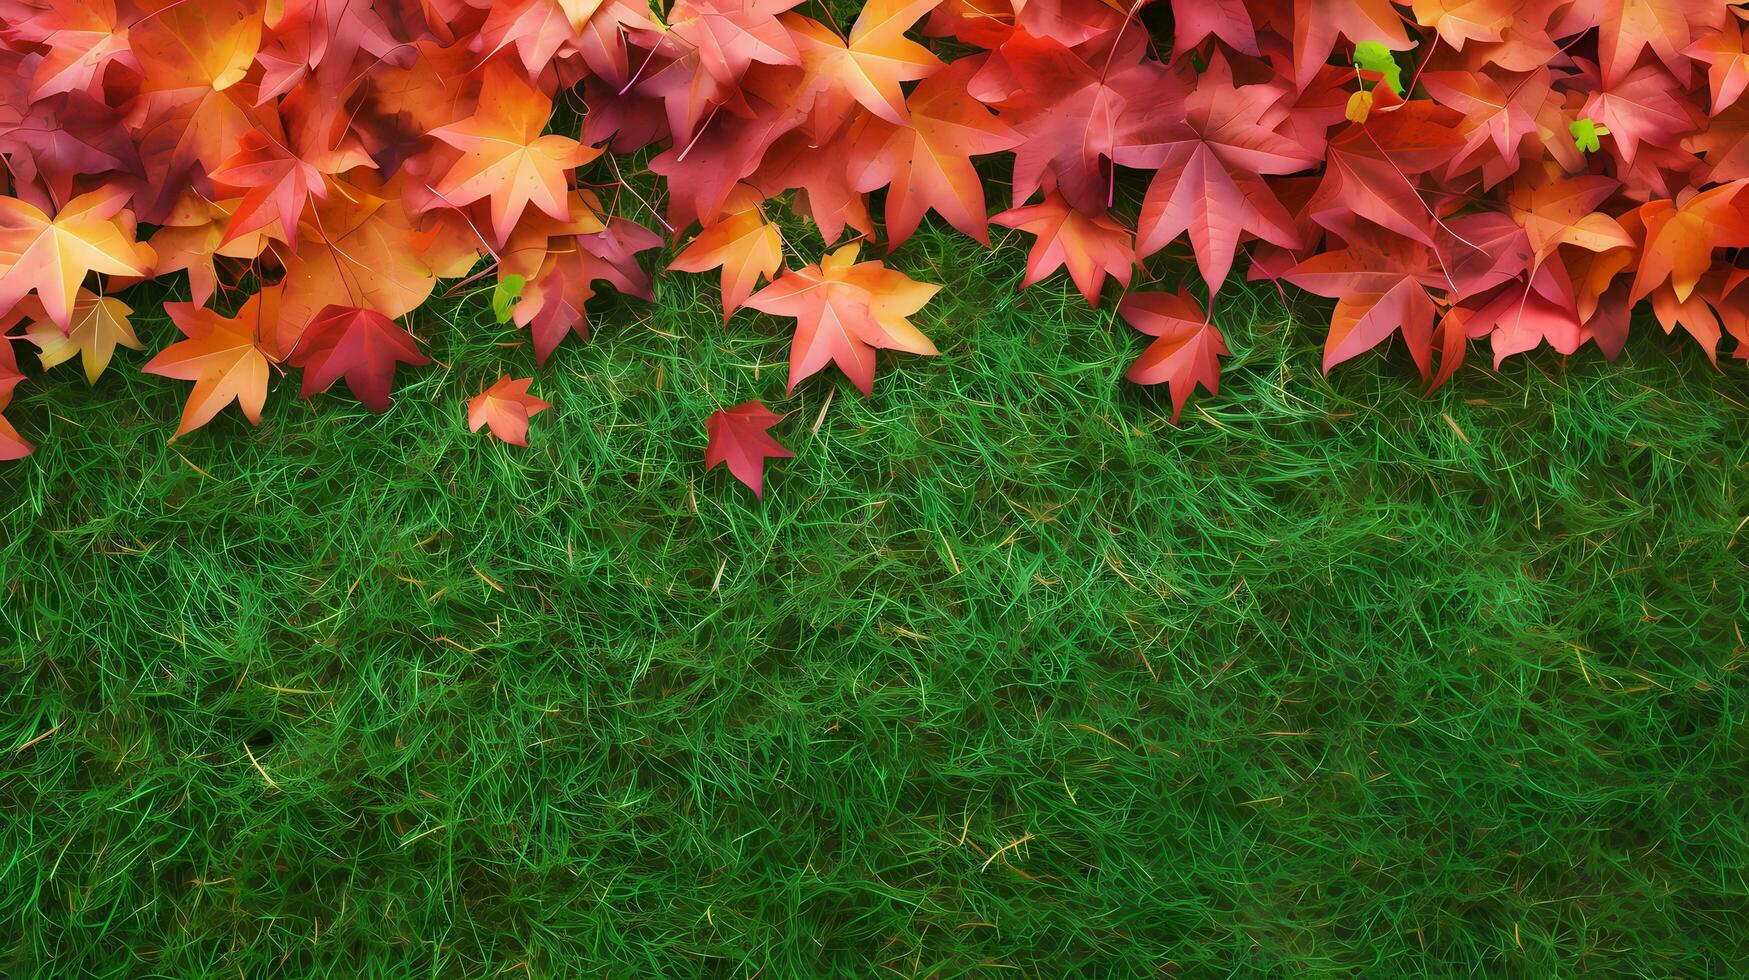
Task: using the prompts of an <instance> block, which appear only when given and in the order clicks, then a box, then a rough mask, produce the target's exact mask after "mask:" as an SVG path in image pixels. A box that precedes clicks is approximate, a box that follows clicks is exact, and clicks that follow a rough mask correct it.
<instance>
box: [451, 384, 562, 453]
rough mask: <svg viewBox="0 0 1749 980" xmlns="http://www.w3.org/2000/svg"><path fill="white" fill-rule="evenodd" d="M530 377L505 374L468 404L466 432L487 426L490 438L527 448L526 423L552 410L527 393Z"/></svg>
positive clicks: (547, 403) (548, 405)
mask: <svg viewBox="0 0 1749 980" xmlns="http://www.w3.org/2000/svg"><path fill="white" fill-rule="evenodd" d="M532 383H534V379H533V378H512V377H511V376H510V375H508V374H506V375H504V376H503V377H501V378H499V379H498V380H497V381H496V382H494V383H493V385H492V387H490V388H487V389H486V390H485V391H482V392H480V393H479V394H477V395H475V396H474V397H473V398H472V399H470V400H469V401H468V431H469V432H478V431H480V426H482V425H484V426H488V427H490V429H491V432H492V435H494V436H496V437H498V439H500V440H502V441H504V442H508V443H510V444H511V445H514V446H526V445H528V420H529V419H531V418H533V417H535V416H536V415H539V414H540V413H542V412H544V411H546V410H547V409H549V408H552V407H553V406H552V404H551V403H550V402H543V401H541V400H540V399H539V398H536V397H534V396H533V395H531V394H529V393H528V386H529V385H530V384H532Z"/></svg>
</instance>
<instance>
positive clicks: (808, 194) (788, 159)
mask: <svg viewBox="0 0 1749 980" xmlns="http://www.w3.org/2000/svg"><path fill="white" fill-rule="evenodd" d="M877 121H878V120H877ZM809 139H810V137H809V136H808V133H807V130H806V129H805V128H802V129H795V130H792V131H790V132H788V133H786V134H784V136H783V138H781V139H779V140H778V141H777V142H776V143H775V144H773V145H772V147H771V148H770V149H769V150H768V151H766V154H765V159H764V161H763V163H762V165H761V166H760V168H759V170H758V171H757V172H755V173H754V174H753V175H752V176H751V177H750V178H749V181H750V182H751V183H752V184H753V185H754V186H755V187H757V188H759V191H760V193H763V194H765V195H767V196H768V197H774V196H776V195H778V194H781V193H782V192H783V191H785V190H789V189H791V188H794V189H796V190H799V191H800V192H801V193H799V194H797V195H796V196H795V198H794V199H793V200H792V208H793V209H794V211H795V212H796V213H797V214H805V215H807V216H808V217H810V218H812V219H813V220H814V224H816V225H818V226H819V229H820V237H821V238H823V239H825V240H826V242H827V244H831V243H833V242H836V241H837V240H838V239H839V237H840V236H842V235H843V234H844V229H845V227H846V226H849V227H851V228H855V229H856V230H857V231H860V232H862V233H863V234H864V235H865V236H869V237H873V236H874V219H872V218H871V217H870V216H869V213H868V202H867V200H866V199H865V197H864V195H862V194H860V193H858V192H857V190H856V188H855V186H854V185H852V184H851V182H850V176H849V175H850V172H851V169H852V168H853V167H854V166H855V165H856V164H855V160H854V157H853V153H852V151H853V150H854V149H855V144H854V143H852V142H851V141H850V140H849V139H834V140H832V141H831V142H829V143H827V144H826V145H825V146H817V147H816V146H811V145H810V144H809Z"/></svg>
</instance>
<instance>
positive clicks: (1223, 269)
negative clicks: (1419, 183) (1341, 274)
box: [1117, 55, 1317, 293]
mask: <svg viewBox="0 0 1749 980" xmlns="http://www.w3.org/2000/svg"><path fill="white" fill-rule="evenodd" d="M1285 94H1286V93H1285V92H1283V91H1282V89H1281V88H1279V87H1273V86H1269V85H1261V84H1259V85H1240V86H1235V85H1234V84H1233V75H1232V70H1231V68H1230V67H1229V66H1228V64H1227V61H1226V59H1225V58H1224V57H1221V56H1218V55H1217V56H1216V58H1215V60H1214V61H1213V62H1212V63H1211V64H1210V66H1209V68H1208V70H1207V71H1205V72H1204V73H1203V74H1202V75H1201V76H1200V77H1199V78H1198V79H1197V83H1196V88H1195V90H1193V91H1192V92H1191V93H1190V95H1189V96H1187V97H1186V98H1185V101H1184V115H1183V118H1182V119H1175V120H1173V121H1172V122H1171V123H1170V124H1169V126H1168V128H1167V130H1166V132H1165V133H1163V134H1162V135H1161V136H1159V137H1158V138H1156V141H1154V142H1151V143H1149V144H1148V145H1146V146H1140V147H1132V148H1129V149H1126V150H1120V151H1119V153H1118V157H1117V162H1118V163H1121V164H1124V165H1126V166H1132V167H1143V168H1148V169H1153V170H1155V171H1156V172H1155V174H1154V179H1153V181H1152V182H1151V183H1150V184H1149V185H1148V195H1147V197H1146V198H1144V199H1143V201H1142V216H1141V220H1140V222H1139V229H1138V238H1139V240H1138V242H1137V246H1136V250H1137V252H1138V253H1139V254H1140V255H1142V256H1147V255H1151V254H1153V253H1155V252H1157V251H1159V250H1160V249H1162V248H1164V247H1166V245H1167V244H1168V243H1169V242H1171V241H1172V240H1173V239H1175V238H1177V237H1178V236H1179V235H1181V234H1184V233H1186V232H1189V234H1190V242H1191V246H1192V248H1194V249H1195V251H1196V262H1197V268H1198V269H1200V270H1201V271H1202V277H1203V281H1204V282H1206V283H1208V287H1209V291H1210V292H1211V293H1212V292H1218V291H1219V290H1220V288H1221V284H1222V283H1223V282H1225V281H1226V278H1227V272H1228V270H1229V269H1231V268H1232V265H1233V253H1234V251H1235V250H1236V249H1237V248H1238V247H1239V238H1240V236H1241V235H1242V234H1244V233H1246V232H1249V233H1251V234H1254V235H1257V236H1258V237H1260V238H1263V239H1265V240H1267V241H1270V242H1273V243H1275V244H1277V245H1280V246H1282V247H1284V248H1294V247H1297V246H1298V244H1299V237H1298V235H1297V234H1296V233H1295V231H1294V227H1293V219H1292V218H1291V217H1290V216H1289V215H1288V213H1287V210H1286V209H1285V208H1283V207H1282V206H1281V203H1280V202H1279V201H1277V200H1276V198H1275V194H1274V192H1273V191H1271V190H1270V189H1269V186H1268V185H1267V184H1265V183H1264V182H1263V180H1262V179H1261V175H1263V174H1287V173H1294V172H1296V171H1299V170H1304V169H1306V168H1307V167H1310V166H1313V165H1314V164H1316V163H1317V158H1316V157H1315V156H1314V155H1312V154H1310V153H1308V152H1307V151H1306V150H1305V148H1304V147H1300V146H1298V145H1296V144H1294V143H1293V142H1292V141H1291V140H1289V139H1287V138H1286V137H1284V136H1283V135H1282V134H1281V133H1280V132H1278V131H1277V128H1278V127H1279V126H1280V124H1281V123H1282V122H1283V121H1284V120H1285V119H1286V118H1287V114H1288V109H1287V107H1286V106H1284V105H1281V104H1280V102H1281V99H1282V97H1283V96H1284V95H1285Z"/></svg>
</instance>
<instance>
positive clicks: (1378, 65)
mask: <svg viewBox="0 0 1749 980" xmlns="http://www.w3.org/2000/svg"><path fill="white" fill-rule="evenodd" d="M1354 65H1355V67H1356V68H1359V69H1361V70H1362V71H1376V72H1378V73H1379V74H1381V75H1383V76H1385V84H1387V85H1389V86H1390V87H1391V91H1393V92H1395V93H1397V94H1398V95H1402V94H1403V68H1402V66H1401V65H1399V64H1397V59H1396V56H1394V55H1392V54H1391V52H1390V49H1389V48H1386V47H1385V46H1384V45H1382V44H1380V43H1379V42H1377V41H1362V42H1360V43H1359V44H1356V45H1355V46H1354Z"/></svg>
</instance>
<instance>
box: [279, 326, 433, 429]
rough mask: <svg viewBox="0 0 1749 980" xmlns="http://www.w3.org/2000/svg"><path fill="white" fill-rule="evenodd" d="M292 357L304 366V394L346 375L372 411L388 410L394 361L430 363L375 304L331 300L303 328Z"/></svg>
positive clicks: (360, 398)
mask: <svg viewBox="0 0 1749 980" xmlns="http://www.w3.org/2000/svg"><path fill="white" fill-rule="evenodd" d="M291 363H292V365H293V366H294V367H300V368H303V369H304V383H303V388H302V390H301V391H300V392H299V393H300V394H301V395H303V396H304V397H305V398H308V397H310V396H311V395H313V394H315V393H317V392H320V391H327V390H328V389H329V388H331V387H333V385H334V382H336V381H338V380H340V379H341V378H343V377H344V378H345V379H346V387H348V388H350V389H352V393H353V395H355V396H357V398H358V400H359V401H361V402H363V403H364V405H365V407H366V408H369V409H370V410H371V411H373V412H386V411H388V410H389V389H390V388H391V387H393V385H394V382H395V365H396V364H397V363H401V364H430V363H431V358H429V357H426V356H425V355H424V354H422V353H420V351H419V345H418V344H417V343H414V341H413V337H412V336H411V335H410V334H408V333H407V331H406V330H405V329H403V328H402V327H401V325H400V324H398V323H396V322H395V321H393V320H391V319H389V318H388V317H386V316H383V315H382V314H381V313H377V312H375V311H373V310H362V309H359V308H357V307H349V306H338V305H336V306H329V307H326V308H324V309H323V310H322V311H321V312H320V313H317V314H316V317H315V319H313V320H311V321H310V325H309V326H308V327H307V328H305V330H304V333H303V337H302V338H300V339H299V341H298V345H297V349H295V350H294V351H292V354H291Z"/></svg>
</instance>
